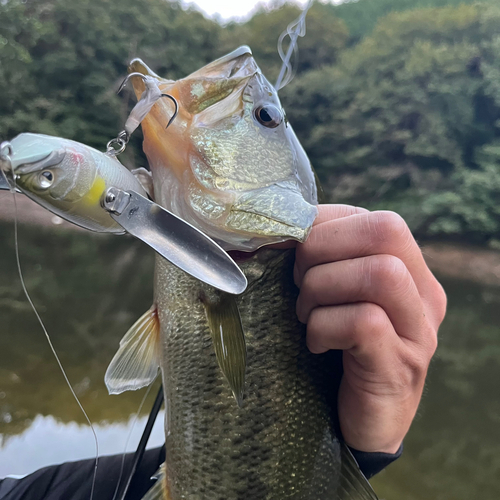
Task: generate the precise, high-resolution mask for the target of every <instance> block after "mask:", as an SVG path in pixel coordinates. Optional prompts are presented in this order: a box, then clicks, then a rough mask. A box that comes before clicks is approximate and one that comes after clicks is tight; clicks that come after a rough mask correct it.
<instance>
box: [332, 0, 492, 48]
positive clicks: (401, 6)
mask: <svg viewBox="0 0 500 500" xmlns="http://www.w3.org/2000/svg"><path fill="white" fill-rule="evenodd" d="M482 1H483V2H485V1H486V2H490V3H495V2H496V0H482ZM474 3H477V0H347V1H346V2H343V3H341V4H340V5H332V4H327V6H328V8H329V9H330V10H331V11H332V12H333V13H334V14H335V15H336V16H338V17H339V18H340V19H342V20H343V21H344V22H345V23H346V25H347V27H348V29H349V33H350V34H351V37H352V38H353V41H357V40H359V39H361V38H363V37H364V36H366V35H368V34H370V33H371V31H372V30H373V28H374V27H375V25H376V24H377V22H378V21H379V19H381V18H382V17H385V16H386V15H388V14H391V13H393V12H403V11H406V10H415V9H423V8H428V7H446V6H459V5H462V4H474Z"/></svg>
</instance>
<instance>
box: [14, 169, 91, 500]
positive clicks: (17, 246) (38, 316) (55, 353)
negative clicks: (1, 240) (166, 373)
mask: <svg viewBox="0 0 500 500" xmlns="http://www.w3.org/2000/svg"><path fill="white" fill-rule="evenodd" d="M12 187H13V190H12V196H13V198H14V246H15V253H16V262H17V271H18V273H19V278H20V279H21V285H22V287H23V291H24V295H25V296H26V299H28V302H29V304H30V306H31V309H33V312H34V313H35V316H36V318H37V320H38V323H40V326H41V327H42V330H43V333H44V334H45V337H46V339H47V342H48V343H49V347H50V350H51V351H52V354H53V355H54V357H55V358H56V361H57V364H58V365H59V368H60V370H61V372H62V374H63V377H64V380H65V381H66V384H67V385H68V387H69V390H70V391H71V394H72V395H73V397H74V398H75V401H76V402H77V404H78V406H79V407H80V410H82V413H83V415H84V416H85V419H86V420H87V422H88V424H89V426H90V429H91V430H92V434H93V435H94V442H95V466H94V476H93V478H92V487H91V490H90V500H92V499H93V497H94V487H95V481H96V476H97V465H98V462H99V443H98V440H97V434H96V432H95V429H94V426H93V425H92V422H91V421H90V418H89V416H88V415H87V412H86V411H85V409H84V408H83V406H82V403H81V402H80V400H79V399H78V396H77V395H76V393H75V391H74V389H73V387H72V386H71V383H70V381H69V379H68V376H67V375H66V371H65V370H64V367H63V365H62V363H61V360H60V359H59V356H58V355H57V352H56V350H55V348H54V345H53V344H52V341H51V340H50V336H49V333H48V332H47V329H46V328H45V325H44V323H43V321H42V318H41V317H40V315H39V314H38V311H37V309H36V307H35V304H34V303H33V301H32V300H31V297H30V294H29V293H28V290H27V288H26V284H25V282H24V277H23V272H22V270H21V260H20V258H19V241H18V234H17V233H18V231H17V226H18V224H17V200H16V192H15V191H16V179H15V176H14V175H13V176H12Z"/></svg>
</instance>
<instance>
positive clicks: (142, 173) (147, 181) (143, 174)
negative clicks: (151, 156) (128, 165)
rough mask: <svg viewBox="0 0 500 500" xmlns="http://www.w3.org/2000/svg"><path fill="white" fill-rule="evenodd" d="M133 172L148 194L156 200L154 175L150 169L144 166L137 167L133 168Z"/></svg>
mask: <svg viewBox="0 0 500 500" xmlns="http://www.w3.org/2000/svg"><path fill="white" fill-rule="evenodd" d="M132 173H133V174H134V175H135V178H136V179H137V180H138V181H139V182H140V184H141V186H142V187H143V188H144V191H146V193H148V196H149V197H150V198H151V199H152V200H154V199H155V192H154V187H153V176H152V175H151V172H150V171H149V170H146V169H145V168H144V167H140V168H136V169H135V170H132Z"/></svg>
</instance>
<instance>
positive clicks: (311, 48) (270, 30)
mask: <svg viewBox="0 0 500 500" xmlns="http://www.w3.org/2000/svg"><path fill="white" fill-rule="evenodd" d="M301 12H302V11H301V9H299V8H298V7H297V6H296V5H293V4H284V5H282V6H281V7H279V8H277V9H273V10H271V11H268V10H264V9H261V10H260V11H258V12H257V13H256V14H255V15H254V16H253V17H252V18H251V19H250V20H249V21H247V22H246V23H244V24H238V23H233V24H231V25H229V26H228V27H227V29H226V30H225V31H224V32H223V34H222V41H221V43H222V44H223V47H224V48H225V51H226V52H229V51H231V50H233V49H235V48H236V47H237V46H238V45H242V44H246V45H248V46H250V48H251V49H252V52H253V55H254V57H255V59H256V61H257V63H258V64H259V66H260V67H261V69H262V71H263V72H264V74H265V75H266V76H267V78H268V79H269V80H270V81H271V82H272V83H274V82H275V80H276V78H277V76H278V73H279V71H280V68H281V64H282V61H281V59H280V58H279V55H278V50H277V43H278V38H279V36H280V34H281V33H282V32H283V31H284V30H285V29H286V28H287V26H288V25H289V24H290V23H291V22H293V21H294V20H295V19H297V17H298V16H299V15H300V13H301ZM306 25H307V27H306V29H307V33H306V36H304V37H303V38H299V42H298V46H299V58H298V65H296V70H297V72H298V73H301V72H304V71H308V70H311V69H315V68H320V67H322V66H324V65H330V64H334V63H335V62H336V61H337V58H338V56H339V53H340V51H341V50H342V49H343V48H344V47H345V44H346V42H347V40H348V31H347V28H346V26H345V24H344V22H343V21H341V20H340V19H339V18H338V17H337V16H336V15H335V14H334V12H333V11H332V10H331V9H329V8H328V7H327V6H326V5H324V4H322V3H319V2H316V3H314V5H313V6H312V7H311V9H310V10H309V12H308V14H307V18H306ZM235 40H237V42H235ZM288 41H289V38H288V37H287V38H286V40H285V44H284V48H285V50H286V48H287V47H288Z"/></svg>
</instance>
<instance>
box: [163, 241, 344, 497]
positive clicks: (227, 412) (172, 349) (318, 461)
mask: <svg viewBox="0 0 500 500" xmlns="http://www.w3.org/2000/svg"><path fill="white" fill-rule="evenodd" d="M293 261H294V255H293V251H290V250H289V251H277V250H261V251H260V252H259V253H258V254H257V255H256V256H254V257H252V258H251V259H250V260H248V261H246V262H244V263H243V264H242V269H243V271H244V272H245V274H246V275H247V277H248V279H249V287H248V291H247V292H245V293H243V294H242V295H241V296H239V297H238V299H237V303H238V308H239V310H240V314H241V318H242V323H243V325H244V332H245V337H246V344H247V371H246V381H245V395H244V400H243V405H242V407H241V408H240V407H238V405H237V404H236V403H235V399H234V397H233V394H232V393H231V391H230V389H229V387H228V384H227V380H226V379H225V377H224V375H223V374H222V372H221V370H220V368H219V366H218V364H217V359H216V356H215V353H214V348H213V345H212V339H211V334H210V330H209V326H208V321H207V317H206V313H205V308H204V306H203V296H204V295H205V294H208V295H210V294H211V295H214V294H215V293H216V292H214V291H213V290H211V289H209V287H206V286H204V285H202V284H200V283H199V282H198V281H196V280H194V279H192V278H190V277H189V276H187V275H186V274H184V273H182V272H181V271H179V270H178V269H176V268H174V267H173V266H172V265H171V264H169V263H168V262H167V261H165V260H164V259H162V258H160V257H159V258H158V259H157V269H156V303H157V307H158V313H159V320H160V328H161V344H162V354H161V356H162V372H163V382H164V387H165V396H166V409H167V410H166V417H165V419H166V422H165V426H166V429H165V430H166V449H167V458H166V471H167V484H168V490H169V492H170V498H171V499H172V500H177V499H184V498H188V499H192V500H198V499H199V500H211V499H217V500H222V499H224V500H233V499H234V500H240V499H242V500H243V499H252V500H260V499H262V500H264V499H266V500H278V499H283V498H290V499H294V500H309V499H316V500H319V499H323V498H325V499H334V498H337V496H336V492H337V488H338V485H339V475H340V461H341V458H340V455H341V451H340V443H339V441H338V439H337V438H336V436H335V432H334V428H335V425H334V424H335V422H334V418H335V417H334V415H335V413H336V412H335V409H334V404H333V405H332V401H333V402H334V401H335V399H336V384H337V383H338V379H339V377H338V368H339V366H338V363H337V364H335V363H333V362H332V361H333V358H334V357H335V353H326V354H325V355H314V354H311V353H310V352H309V351H308V349H307V347H306V344H305V326H304V325H302V324H300V323H299V321H298V320H297V317H296V315H295V302H296V299H297V294H298V289H297V288H296V287H295V285H294V283H293V280H292V276H293V273H292V270H293ZM337 361H338V359H337Z"/></svg>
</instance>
